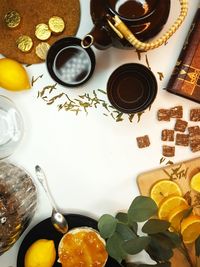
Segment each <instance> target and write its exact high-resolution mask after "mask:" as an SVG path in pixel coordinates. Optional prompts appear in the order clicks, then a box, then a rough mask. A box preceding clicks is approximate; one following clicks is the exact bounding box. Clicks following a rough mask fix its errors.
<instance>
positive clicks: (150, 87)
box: [107, 63, 157, 114]
mask: <svg viewBox="0 0 200 267" xmlns="http://www.w3.org/2000/svg"><path fill="white" fill-rule="evenodd" d="M107 95H108V99H109V101H110V103H111V104H112V105H113V106H114V107H115V108H116V109H117V110H119V111H121V112H123V113H128V114H132V113H138V112H141V111H144V110H145V109H146V108H148V107H149V106H150V105H151V104H152V103H153V101H154V99H155V97H156V95H157V81H156V78H155V76H154V74H153V73H152V71H150V70H149V69H148V68H147V67H145V66H144V65H142V64H137V63H129V64H125V65H122V66H120V67H119V68H117V69H116V70H115V71H114V72H113V73H112V74H111V76H110V78H109V80H108V83H107Z"/></svg>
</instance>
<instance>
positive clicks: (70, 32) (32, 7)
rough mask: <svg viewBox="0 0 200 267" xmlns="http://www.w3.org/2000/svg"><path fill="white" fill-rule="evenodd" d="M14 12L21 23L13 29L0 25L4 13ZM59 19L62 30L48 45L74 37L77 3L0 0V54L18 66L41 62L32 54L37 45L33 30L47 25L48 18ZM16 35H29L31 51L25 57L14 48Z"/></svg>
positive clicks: (76, 26) (65, 1)
mask: <svg viewBox="0 0 200 267" xmlns="http://www.w3.org/2000/svg"><path fill="white" fill-rule="evenodd" d="M11 10H16V11H17V12H19V14H20V15H21V19H22V21H21V23H20V25H19V26H18V27H17V28H16V29H9V28H8V27H7V26H6V25H5V23H4V20H3V18H4V16H5V14H6V13H7V12H9V11H11ZM52 16H60V17H62V18H63V19H64V21H65V24H66V27H65V30H64V32H63V33H62V34H60V35H57V36H56V35H52V36H51V37H50V39H49V40H48V41H47V42H48V43H49V44H50V45H51V44H53V43H54V42H55V41H57V40H58V39H61V38H63V37H66V36H74V35H75V34H76V32H77V30H78V27H79V23H80V3H79V0H59V1H55V0H32V1H29V0H1V1H0V40H1V41H0V54H3V55H4V56H6V57H9V58H12V59H15V60H17V61H19V62H21V63H26V64H34V63H40V62H41V60H40V59H39V58H38V57H37V55H36V54H35V47H36V46H37V45H38V43H40V41H39V40H37V38H36V37H35V26H36V25H37V24H39V23H47V24H48V20H49V18H50V17H52ZM20 35H29V36H30V37H31V38H32V39H33V42H34V47H33V48H32V50H31V51H30V52H29V53H22V52H21V51H20V50H19V49H18V48H17V46H16V39H17V38H18V37H19V36H20Z"/></svg>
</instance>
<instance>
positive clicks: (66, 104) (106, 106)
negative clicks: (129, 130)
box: [32, 76, 144, 123]
mask: <svg viewBox="0 0 200 267" xmlns="http://www.w3.org/2000/svg"><path fill="white" fill-rule="evenodd" d="M40 77H41V76H39V77H37V78H36V79H35V78H34V77H33V79H32V83H34V82H36V81H37V80H38V79H39V78H40ZM56 85H57V84H53V85H48V86H45V87H44V88H42V90H41V91H39V92H38V95H37V97H38V98H39V97H40V98H42V100H44V101H45V102H46V104H47V105H52V104H55V103H56V102H57V107H58V111H60V110H65V111H71V112H74V113H75V115H78V114H79V113H80V112H82V111H83V112H84V113H85V114H86V115H88V113H89V110H90V109H91V108H98V107H99V108H101V109H102V114H103V116H106V117H111V118H113V119H114V120H115V121H116V122H122V121H124V119H125V118H126V117H127V118H128V120H129V122H131V123H132V122H133V119H134V116H135V114H124V113H122V112H120V111H118V110H116V109H115V108H114V107H113V106H112V105H111V104H110V103H109V102H108V101H106V100H104V99H102V98H101V97H99V95H98V94H102V95H107V93H106V92H105V91H104V90H102V89H97V90H96V91H95V90H93V91H92V93H90V94H89V93H85V94H83V95H78V96H77V97H76V98H74V99H70V98H69V96H68V94H66V93H64V92H62V93H60V94H58V95H56V94H54V95H51V94H52V93H54V92H55V90H56V89H57V88H56ZM61 101H62V103H61ZM58 102H60V103H58ZM143 113H144V112H140V113H138V114H137V116H138V120H137V122H140V120H141V116H142V114H143Z"/></svg>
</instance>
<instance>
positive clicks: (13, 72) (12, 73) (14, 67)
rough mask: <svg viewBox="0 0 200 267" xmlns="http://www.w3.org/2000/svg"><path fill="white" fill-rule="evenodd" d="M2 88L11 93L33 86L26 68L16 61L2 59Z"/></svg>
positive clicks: (0, 64)
mask: <svg viewBox="0 0 200 267" xmlns="http://www.w3.org/2000/svg"><path fill="white" fill-rule="evenodd" d="M0 87H3V88H5V89H7V90H10V91H20V90H26V89H29V88H30V87H31V85H30V82H29V78H28V75H27V72H26V70H25V68H24V67H23V66H22V65H21V64H20V63H19V62H17V61H15V60H12V59H9V58H1V59H0Z"/></svg>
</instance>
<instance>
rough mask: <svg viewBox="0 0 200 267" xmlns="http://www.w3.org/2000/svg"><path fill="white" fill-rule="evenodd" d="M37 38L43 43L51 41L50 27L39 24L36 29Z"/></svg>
mask: <svg viewBox="0 0 200 267" xmlns="http://www.w3.org/2000/svg"><path fill="white" fill-rule="evenodd" d="M35 36H36V37H37V38H38V39H39V40H41V41H45V40H47V39H49V37H50V36H51V31H50V30H49V27H48V25H47V24H45V23H40V24H38V25H37V26H36V29H35Z"/></svg>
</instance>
